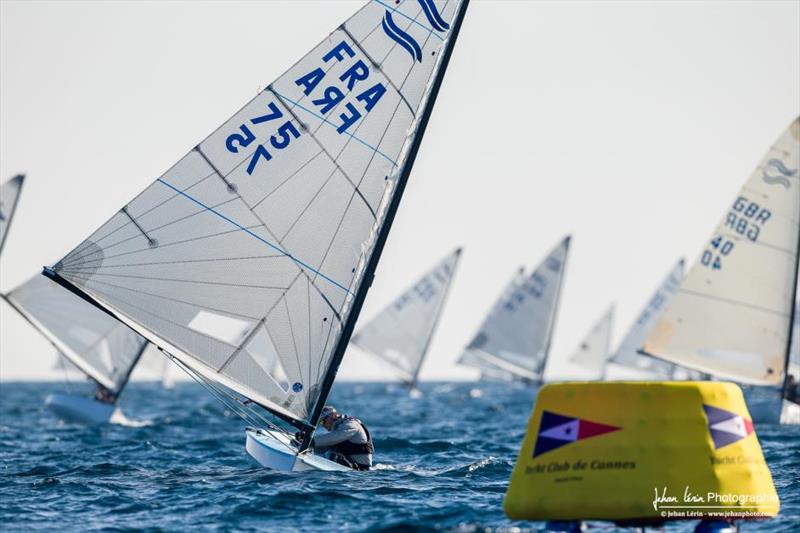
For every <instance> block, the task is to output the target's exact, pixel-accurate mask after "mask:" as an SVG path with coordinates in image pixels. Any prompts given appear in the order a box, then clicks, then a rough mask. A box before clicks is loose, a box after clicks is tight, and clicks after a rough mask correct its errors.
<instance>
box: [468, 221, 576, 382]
mask: <svg viewBox="0 0 800 533" xmlns="http://www.w3.org/2000/svg"><path fill="white" fill-rule="evenodd" d="M569 241H570V239H569V237H567V238H565V239H564V240H563V241H561V242H560V243H559V244H558V245H557V246H556V247H555V248H553V250H552V251H551V252H550V253H549V254H548V255H547V257H546V258H545V259H544V261H542V263H541V264H539V266H538V267H537V268H536V269H535V270H534V271H533V272H532V273H531V274H530V275H529V276H524V275H523V274H522V272H520V273H518V274H517V275H516V276H515V277H514V279H512V281H511V283H510V284H509V285H508V286H507V287H506V289H505V290H504V291H503V294H502V295H501V296H500V298H499V299H498V300H497V302H496V303H495V305H494V306H493V307H492V309H491V311H490V312H489V314H488V315H487V317H486V319H485V320H484V322H483V324H481V327H480V329H479V330H478V333H477V334H475V336H474V337H473V338H472V340H471V341H470V343H469V344H468V345H467V347H466V348H465V349H464V352H463V354H462V355H461V357H460V359H459V363H461V364H464V365H467V366H473V367H476V368H478V369H481V367H487V368H490V369H491V368H496V369H498V370H502V371H505V372H510V373H512V374H515V375H516V376H518V377H520V378H523V379H529V380H540V379H541V377H542V372H543V370H544V366H545V363H546V360H547V354H548V351H549V348H550V342H551V339H552V335H553V328H554V325H555V319H556V311H557V308H558V300H559V297H560V294H561V285H562V280H563V277H564V269H565V266H566V261H567V253H568V251H569Z"/></svg>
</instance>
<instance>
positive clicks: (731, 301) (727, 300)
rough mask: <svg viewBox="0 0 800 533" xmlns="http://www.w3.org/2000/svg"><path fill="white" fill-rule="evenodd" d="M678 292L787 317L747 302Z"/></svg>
mask: <svg viewBox="0 0 800 533" xmlns="http://www.w3.org/2000/svg"><path fill="white" fill-rule="evenodd" d="M678 292H682V293H684V294H690V295H692V296H697V297H700V298H708V299H709V300H716V301H718V302H724V303H727V304H730V305H740V306H742V307H747V308H749V309H755V310H756V311H763V312H764V313H770V314H773V315H777V316H779V317H782V318H784V317H788V316H789V315H788V314H786V313H781V312H780V311H775V310H773V309H767V308H766V307H761V306H758V305H753V304H749V303H747V302H740V301H738V300H731V299H729V298H722V297H720V296H712V295H710V294H705V293H702V292H696V291H690V290H687V289H678Z"/></svg>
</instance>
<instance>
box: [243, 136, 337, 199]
mask: <svg viewBox="0 0 800 533" xmlns="http://www.w3.org/2000/svg"><path fill="white" fill-rule="evenodd" d="M322 153H324V152H323V151H322V150H320V151H319V152H317V153H316V154H314V155H313V156H311V157H310V158H309V159H308V161H306V162H305V163H303V164H302V165H300V167H299V168H298V169H297V170H295V171H294V172H292V173H291V174H289V176H287V177H286V179H284V180H283V181H282V182H280V183H279V184H278V185H276V186H275V188H274V189H272V190H271V191H269V192H268V193H267V195H266V196H264V197H263V198H262V199H261V200H259V201H257V202H256V203H254V204H253V207H252V208H251V210H253V211H255V209H256V208H258V206H260V205H261V204H262V203H263V202H265V201H266V200H267V198H269V197H270V196H272V195H273V194H275V193H276V192H278V190H280V189H281V188H282V187H283V186H284V185H286V184H287V183H289V181H291V180H292V178H294V177H295V176H297V175H298V174H300V173H301V172H302V171H303V170H304V169H305V168H306V167H307V166H308V165H310V164H311V163H313V162H314V160H315V159H316V158H317V157H319V156H320V154H322Z"/></svg>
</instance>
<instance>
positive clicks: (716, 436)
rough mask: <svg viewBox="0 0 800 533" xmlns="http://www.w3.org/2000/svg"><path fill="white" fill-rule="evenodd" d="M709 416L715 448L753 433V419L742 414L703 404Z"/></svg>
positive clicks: (709, 427) (709, 429) (710, 430)
mask: <svg viewBox="0 0 800 533" xmlns="http://www.w3.org/2000/svg"><path fill="white" fill-rule="evenodd" d="M703 410H704V411H705V412H706V418H708V431H709V433H711V440H713V441H714V449H715V450H718V449H719V448H722V447H723V446H727V445H728V444H733V443H734V442H737V441H740V440H742V439H743V438H745V437H747V436H748V435H750V434H751V433H753V421H752V420H748V419H746V418H745V417H743V416H741V415H737V414H736V413H732V412H730V411H726V410H725V409H720V408H719V407H712V406H710V405H705V404H703Z"/></svg>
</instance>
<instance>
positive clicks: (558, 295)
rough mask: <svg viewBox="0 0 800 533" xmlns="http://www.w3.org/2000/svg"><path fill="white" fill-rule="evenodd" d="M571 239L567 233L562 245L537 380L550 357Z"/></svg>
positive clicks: (542, 373) (540, 377) (541, 377)
mask: <svg viewBox="0 0 800 533" xmlns="http://www.w3.org/2000/svg"><path fill="white" fill-rule="evenodd" d="M571 240H572V236H571V235H567V236H566V237H565V238H564V241H563V246H564V264H563V265H562V266H561V271H560V272H559V275H558V287H557V288H556V297H555V302H554V305H553V310H552V312H551V314H550V323H549V324H548V327H547V341H546V343H545V345H544V357H543V358H542V360H541V362H540V363H539V366H538V368H537V370H536V374H538V376H539V380H540V381H541V380H542V379H543V378H544V371H545V369H546V368H547V359H548V358H549V357H550V345H551V344H552V342H553V334H554V332H555V328H556V319H557V317H558V308H559V304H560V303H561V289H562V287H563V286H564V277H565V273H566V270H567V260H568V259H569V245H570V242H571Z"/></svg>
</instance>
